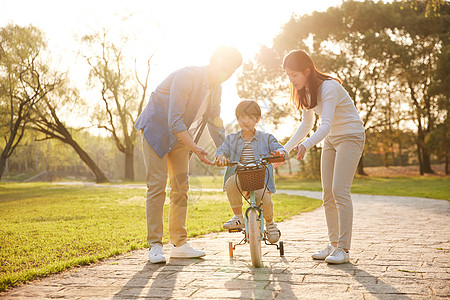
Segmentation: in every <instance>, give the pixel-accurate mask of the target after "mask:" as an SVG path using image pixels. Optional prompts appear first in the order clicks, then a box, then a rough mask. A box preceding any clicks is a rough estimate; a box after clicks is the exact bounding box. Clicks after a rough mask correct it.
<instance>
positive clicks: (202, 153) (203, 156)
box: [193, 146, 214, 166]
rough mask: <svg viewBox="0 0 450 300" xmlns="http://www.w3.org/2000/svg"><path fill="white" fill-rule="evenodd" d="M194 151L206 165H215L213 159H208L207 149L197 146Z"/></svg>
mask: <svg viewBox="0 0 450 300" xmlns="http://www.w3.org/2000/svg"><path fill="white" fill-rule="evenodd" d="M193 152H194V153H195V155H197V157H198V158H199V159H200V160H201V162H202V163H204V164H206V165H211V166H213V165H214V163H213V162H212V161H210V160H209V159H208V157H207V156H208V152H206V151H205V149H203V148H202V147H198V146H197V147H196V148H195V149H194V150H193Z"/></svg>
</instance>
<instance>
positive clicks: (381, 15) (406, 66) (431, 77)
mask: <svg viewBox="0 0 450 300" xmlns="http://www.w3.org/2000/svg"><path fill="white" fill-rule="evenodd" d="M428 2H430V1H428ZM413 7H414V8H410V7H405V6H404V5H403V4H402V3H400V2H392V3H385V2H382V1H378V2H373V1H364V2H360V1H345V2H343V4H342V5H341V6H340V7H331V8H329V9H328V10H327V11H325V12H314V13H312V14H311V15H304V16H300V17H298V18H294V17H293V18H291V20H290V21H289V22H288V23H286V24H285V26H284V28H283V30H282V31H281V32H280V34H279V35H278V36H276V37H275V38H274V40H273V46H272V47H271V48H268V47H262V48H261V50H260V52H259V53H258V54H257V55H256V56H255V59H254V60H253V61H250V62H248V63H247V64H245V65H244V67H243V69H244V72H243V76H242V77H240V78H239V81H238V89H239V90H240V91H244V92H245V93H244V92H243V94H244V95H252V96H254V97H257V98H258V97H259V99H264V100H267V101H270V102H271V106H270V108H271V110H270V112H269V114H270V115H271V118H272V119H273V120H274V122H275V123H279V122H283V118H280V116H285V117H286V116H287V115H289V114H290V115H291V117H294V118H297V116H296V114H295V113H293V111H292V110H286V109H285V106H283V105H280V103H284V104H286V103H285V102H286V101H284V102H283V101H281V100H280V99H283V98H284V99H286V98H288V93H287V84H288V79H287V78H285V77H284V75H283V72H282V70H281V67H280V66H281V63H282V59H283V57H284V56H285V55H286V54H287V53H288V52H289V51H291V50H293V49H299V48H300V49H305V50H307V51H308V52H309V53H310V54H311V56H312V58H313V60H314V61H315V62H316V65H317V66H318V68H319V70H321V71H325V72H328V73H330V74H331V75H334V76H337V77H339V78H340V79H341V80H342V81H343V83H342V84H343V86H344V88H345V89H346V90H347V91H348V92H349V94H350V96H351V98H352V99H353V100H354V102H355V106H356V107H357V109H358V111H359V112H360V115H361V118H362V120H363V123H364V126H365V128H366V129H374V130H375V131H378V132H384V133H385V134H389V135H388V136H387V139H388V140H394V139H395V138H396V137H395V135H396V134H397V132H398V131H404V130H405V128H406V127H407V126H411V123H407V122H410V120H413V121H414V122H415V124H416V126H417V133H418V137H417V139H418V141H414V143H418V144H419V146H420V147H421V148H423V149H424V150H423V151H421V157H420V162H422V163H423V164H427V163H428V164H429V162H426V161H427V160H428V161H429V155H428V154H427V151H426V150H427V149H426V145H424V137H425V136H426V135H427V134H428V133H429V132H430V131H431V130H432V129H433V128H434V126H435V125H436V124H437V123H439V122H440V121H441V120H442V119H443V118H444V117H445V116H446V115H448V114H446V110H445V109H444V110H440V109H439V107H438V103H439V102H440V101H447V102H448V97H445V95H447V96H448V88H447V87H448V85H446V84H445V83H446V82H448V77H449V76H448V51H447V50H448V49H447V48H448V41H449V39H448V37H449V28H450V25H449V23H450V14H449V13H450V4H449V3H448V2H446V3H441V6H440V9H439V11H440V16H439V17H432V18H430V17H428V18H427V17H426V16H425V14H424V11H425V10H426V9H427V8H426V7H425V5H423V4H422V3H416V5H415V6H413ZM368 16H370V17H368ZM446 51H447V54H446ZM442 66H444V67H442ZM445 66H447V68H445ZM367 139H371V136H370V135H368V136H367ZM409 146H410V145H409ZM390 147H391V146H390Z"/></svg>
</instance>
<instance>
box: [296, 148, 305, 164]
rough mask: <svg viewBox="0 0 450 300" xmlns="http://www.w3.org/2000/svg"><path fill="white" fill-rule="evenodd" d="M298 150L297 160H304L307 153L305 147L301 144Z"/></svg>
mask: <svg viewBox="0 0 450 300" xmlns="http://www.w3.org/2000/svg"><path fill="white" fill-rule="evenodd" d="M297 149H298V155H297V160H303V158H304V157H305V153H306V148H305V146H303V145H302V144H300V145H298V146H297Z"/></svg>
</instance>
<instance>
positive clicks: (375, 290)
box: [328, 263, 411, 300]
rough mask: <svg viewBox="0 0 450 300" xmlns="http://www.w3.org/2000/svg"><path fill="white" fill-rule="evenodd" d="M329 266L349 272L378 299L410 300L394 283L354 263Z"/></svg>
mask: <svg viewBox="0 0 450 300" xmlns="http://www.w3.org/2000/svg"><path fill="white" fill-rule="evenodd" d="M328 267H329V268H331V269H334V270H341V271H344V272H346V273H349V274H350V275H352V276H353V278H354V279H355V280H356V281H357V282H358V283H360V284H361V286H363V287H364V288H365V290H366V291H367V293H369V294H370V295H371V296H373V297H375V298H377V299H383V300H386V299H395V300H408V299H411V298H410V297H408V296H406V294H405V293H403V292H401V291H399V290H397V289H396V288H395V287H393V286H392V285H390V284H388V283H386V282H384V281H383V280H381V279H380V278H379V277H377V276H374V275H372V274H370V273H368V272H366V271H365V270H362V269H360V268H358V267H357V266H356V265H354V264H352V263H348V264H343V265H332V264H329V265H328Z"/></svg>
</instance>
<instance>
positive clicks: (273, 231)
mask: <svg viewBox="0 0 450 300" xmlns="http://www.w3.org/2000/svg"><path fill="white" fill-rule="evenodd" d="M266 228H267V230H266V232H267V240H268V241H269V243H271V244H274V243H276V242H278V240H279V239H280V236H281V232H280V230H279V229H278V227H277V224H275V222H272V223H267V226H266Z"/></svg>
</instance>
